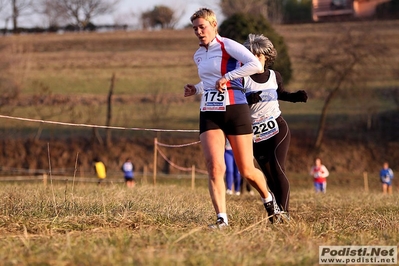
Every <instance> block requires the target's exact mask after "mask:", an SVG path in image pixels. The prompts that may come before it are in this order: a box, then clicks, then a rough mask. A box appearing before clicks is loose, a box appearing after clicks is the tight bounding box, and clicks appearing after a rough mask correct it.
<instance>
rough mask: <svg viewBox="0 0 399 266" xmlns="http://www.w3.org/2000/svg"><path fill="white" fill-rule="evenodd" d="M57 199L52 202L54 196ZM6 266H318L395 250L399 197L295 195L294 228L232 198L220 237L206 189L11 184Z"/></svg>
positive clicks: (350, 192)
mask: <svg viewBox="0 0 399 266" xmlns="http://www.w3.org/2000/svg"><path fill="white" fill-rule="evenodd" d="M53 193H54V197H53ZM0 195H1V198H2V199H3V200H2V202H1V205H0V206H1V213H0V233H1V238H0V247H1V248H0V261H1V263H0V264H1V265H127V264H130V265H317V263H318V246H320V245H397V243H398V242H399V235H398V234H397V232H398V231H399V225H398V223H397V221H396V217H397V216H398V215H399V207H398V206H399V197H398V194H395V195H394V196H383V195H382V194H380V193H379V192H376V191H373V192H372V193H370V194H366V193H363V192H362V191H361V190H354V189H347V188H341V187H338V186H335V187H331V188H330V189H329V192H328V193H327V194H326V195H316V194H314V193H313V191H312V190H311V189H310V188H306V187H302V188H301V187H294V188H293V189H292V197H291V206H292V211H291V216H292V220H291V221H290V222H289V223H286V224H280V225H271V224H269V223H268V222H267V219H266V215H265V212H264V209H263V206H262V204H261V203H260V200H259V199H258V197H257V196H250V195H248V194H244V195H242V196H240V197H237V196H230V197H228V199H227V204H228V213H229V220H230V225H231V226H230V228H229V229H228V230H223V231H213V230H209V229H208V228H207V226H206V225H207V224H208V223H210V222H212V221H213V220H214V216H215V215H214V213H213V208H212V206H211V203H210V199H209V195H208V192H207V189H206V187H205V182H201V184H200V185H198V186H197V188H196V189H195V190H194V191H193V190H191V188H190V187H189V186H185V185H179V186H177V185H173V184H169V185H168V184H163V185H162V184H161V185H157V186H155V187H154V186H152V185H141V184H139V185H138V186H136V188H135V189H134V190H128V189H126V188H125V187H124V186H122V185H109V186H102V187H98V186H96V185H94V184H93V185H87V184H86V185H81V184H80V185H76V186H75V187H74V189H73V190H72V186H71V184H70V183H69V184H68V185H65V184H54V185H53V186H51V185H50V186H48V187H44V186H43V185H42V184H6V185H2V188H1V191H0Z"/></svg>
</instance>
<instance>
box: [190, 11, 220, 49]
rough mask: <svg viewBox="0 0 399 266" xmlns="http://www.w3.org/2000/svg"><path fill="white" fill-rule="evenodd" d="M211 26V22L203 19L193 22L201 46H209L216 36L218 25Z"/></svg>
mask: <svg viewBox="0 0 399 266" xmlns="http://www.w3.org/2000/svg"><path fill="white" fill-rule="evenodd" d="M214 24H215V25H211V23H209V21H207V20H205V19H203V18H197V19H195V20H194V21H193V29H194V33H195V35H196V36H197V38H198V40H199V41H200V44H201V45H208V44H209V43H210V42H211V41H212V40H213V39H214V38H215V36H216V30H215V27H216V23H214Z"/></svg>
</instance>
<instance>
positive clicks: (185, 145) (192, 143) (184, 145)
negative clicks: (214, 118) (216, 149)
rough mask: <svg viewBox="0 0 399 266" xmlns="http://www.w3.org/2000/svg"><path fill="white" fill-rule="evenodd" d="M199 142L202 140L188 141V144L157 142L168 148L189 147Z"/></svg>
mask: <svg viewBox="0 0 399 266" xmlns="http://www.w3.org/2000/svg"><path fill="white" fill-rule="evenodd" d="M198 143H201V141H196V142H191V143H187V144H178V145H172V144H164V143H160V142H157V144H158V145H159V146H162V147H168V148H181V147H187V146H191V145H195V144H198Z"/></svg>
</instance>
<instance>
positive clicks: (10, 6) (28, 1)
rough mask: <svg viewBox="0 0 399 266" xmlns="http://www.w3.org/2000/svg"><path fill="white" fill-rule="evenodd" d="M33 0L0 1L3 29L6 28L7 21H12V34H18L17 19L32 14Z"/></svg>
mask: <svg viewBox="0 0 399 266" xmlns="http://www.w3.org/2000/svg"><path fill="white" fill-rule="evenodd" d="M33 6H34V1H33V0H0V13H2V14H3V15H2V17H4V23H5V25H4V29H7V27H8V21H9V20H10V19H11V21H12V29H13V32H14V33H18V19H19V18H20V17H22V16H29V15H32V14H33V13H34V11H33Z"/></svg>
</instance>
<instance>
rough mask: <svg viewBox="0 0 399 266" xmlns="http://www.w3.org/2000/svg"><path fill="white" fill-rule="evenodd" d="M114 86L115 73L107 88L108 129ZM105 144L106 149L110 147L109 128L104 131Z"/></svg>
mask: <svg viewBox="0 0 399 266" xmlns="http://www.w3.org/2000/svg"><path fill="white" fill-rule="evenodd" d="M114 85H115V73H113V74H112V77H111V85H110V87H109V92H108V107H107V121H106V123H105V125H106V126H107V127H109V126H110V125H111V118H112V94H113V93H114ZM105 144H106V145H107V147H109V146H111V130H110V129H109V128H107V129H106V133H105Z"/></svg>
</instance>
